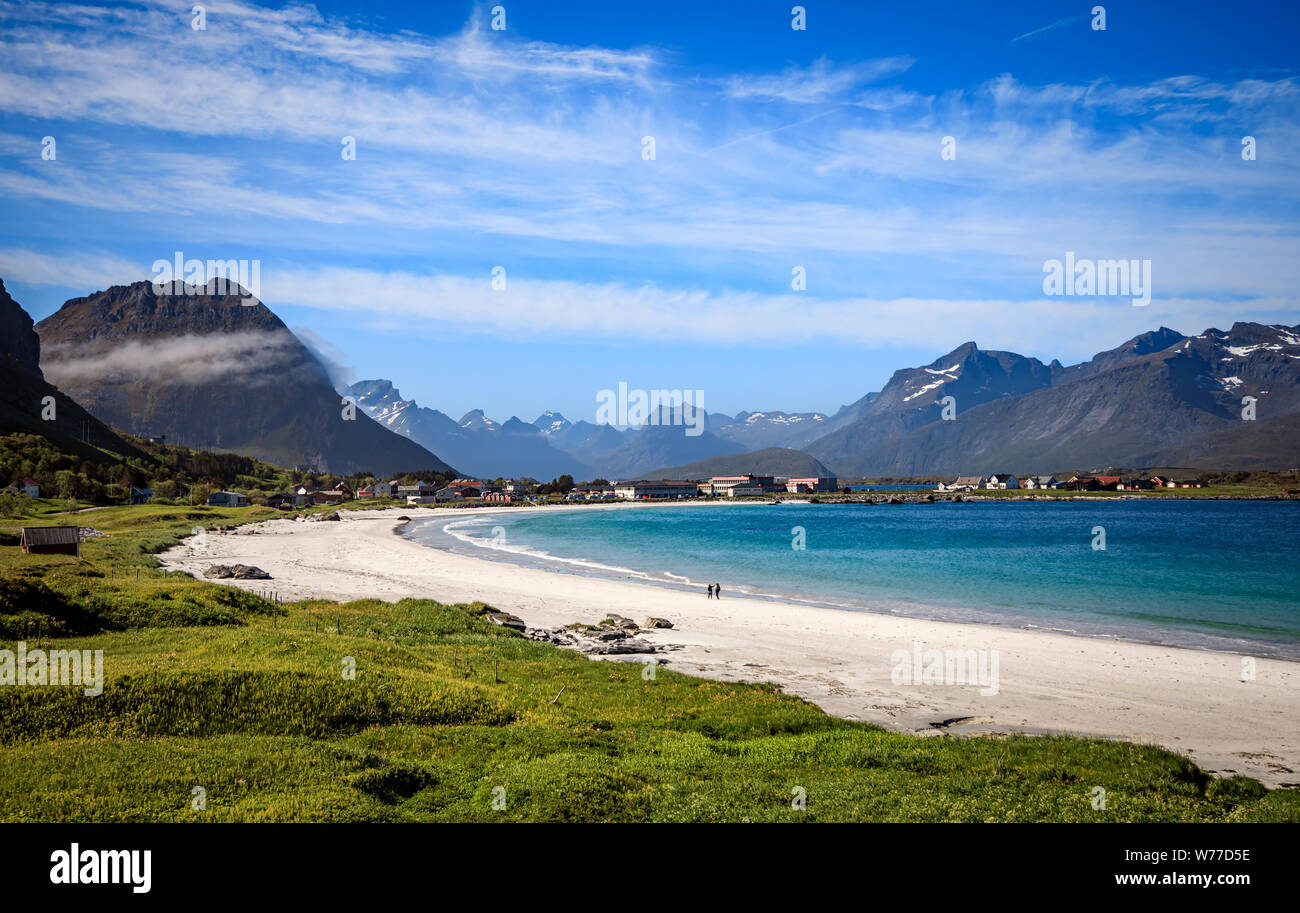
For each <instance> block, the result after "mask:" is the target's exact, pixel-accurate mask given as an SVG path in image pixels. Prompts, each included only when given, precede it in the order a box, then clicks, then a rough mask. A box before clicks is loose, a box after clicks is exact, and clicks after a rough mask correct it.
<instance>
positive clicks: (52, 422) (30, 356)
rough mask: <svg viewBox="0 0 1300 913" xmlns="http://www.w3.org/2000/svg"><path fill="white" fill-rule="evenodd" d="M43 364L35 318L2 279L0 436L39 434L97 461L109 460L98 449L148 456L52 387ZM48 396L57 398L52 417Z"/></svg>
mask: <svg viewBox="0 0 1300 913" xmlns="http://www.w3.org/2000/svg"><path fill="white" fill-rule="evenodd" d="M40 362H41V339H40V336H38V335H37V333H36V330H35V329H34V326H33V324H32V318H31V316H30V315H28V313H27V312H26V311H25V310H23V308H22V306H21V305H19V304H18V302H17V301H15V300H14V299H13V298H12V297H11V296H10V294H9V291H8V290H7V289H6V288H5V284H4V281H3V280H0V434H11V433H13V432H22V433H25V434H39V435H41V436H42V437H45V438H48V439H49V440H51V441H52V442H54V443H56V444H57V445H59V447H60V448H61V449H63V450H67V451H70V452H72V453H76V454H77V455H79V456H81V457H83V458H86V459H91V460H95V461H101V460H102V459H103V457H104V454H103V453H102V452H100V450H99V449H97V448H103V449H105V450H109V451H112V452H113V453H116V454H121V455H124V456H131V457H137V458H143V457H144V454H142V453H141V452H140V451H139V450H138V449H136V447H135V446H133V445H131V444H129V443H127V442H126V441H124V440H123V439H122V438H121V437H119V436H118V434H117V432H115V431H114V430H113V429H111V428H109V427H108V426H107V425H105V424H104V423H103V422H101V421H100V420H99V419H97V418H95V417H94V416H93V415H91V414H90V413H89V412H87V411H86V410H85V409H83V408H82V407H81V406H80V405H79V404H78V403H76V402H75V401H74V400H73V399H71V398H70V397H69V396H68V395H67V394H65V393H63V392H62V391H60V390H59V389H58V388H56V387H55V386H54V385H53V384H51V383H49V382H48V381H47V380H46V379H45V375H44V373H43V372H42V371H41V363H40ZM46 397H53V413H52V415H51V412H50V411H49V409H48V408H47V404H48V401H47V400H46ZM46 416H50V417H49V418H47V417H46ZM0 481H5V482H7V481H8V480H7V479H5V480H0Z"/></svg>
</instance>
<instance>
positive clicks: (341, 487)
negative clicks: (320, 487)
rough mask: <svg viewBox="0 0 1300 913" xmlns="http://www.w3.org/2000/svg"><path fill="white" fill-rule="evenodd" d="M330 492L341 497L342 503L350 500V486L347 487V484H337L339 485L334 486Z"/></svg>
mask: <svg viewBox="0 0 1300 913" xmlns="http://www.w3.org/2000/svg"><path fill="white" fill-rule="evenodd" d="M331 490H332V491H333V492H334V493H335V494H339V495H342V496H343V500H344V501H351V500H352V486H351V485H349V484H348V483H347V482H339V484H337V485H335V486H334V488H333V489H331Z"/></svg>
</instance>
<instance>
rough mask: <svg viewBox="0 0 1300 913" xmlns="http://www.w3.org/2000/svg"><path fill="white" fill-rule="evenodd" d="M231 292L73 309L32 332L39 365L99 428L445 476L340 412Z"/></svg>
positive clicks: (291, 458) (303, 352) (274, 321)
mask: <svg viewBox="0 0 1300 913" xmlns="http://www.w3.org/2000/svg"><path fill="white" fill-rule="evenodd" d="M214 281H216V280H214ZM229 292H230V293H229V294H218V290H217V287H216V286H187V287H186V294H175V295H172V294H169V295H158V294H156V293H155V291H154V288H153V285H152V283H150V282H147V281H146V282H137V283H135V284H133V285H129V286H120V285H119V286H114V287H112V288H110V289H107V290H105V291H101V292H96V293H95V294H93V295H89V296H87V297H85V298H74V299H72V300H71V301H68V302H67V303H65V304H64V305H63V307H62V308H60V309H59V310H58V311H57V312H56V313H54V314H52V315H50V316H49V317H47V318H45V319H44V320H42V321H41V322H40V323H39V324H38V325H37V327H36V329H37V331H38V332H39V333H40V336H41V342H42V345H43V349H44V352H43V355H42V362H41V364H42V366H43V368H44V369H45V372H46V374H47V375H48V376H49V377H50V378H51V379H52V380H53V381H54V382H55V383H57V384H58V385H59V386H60V387H61V388H63V389H65V390H67V391H68V392H69V393H70V394H71V395H72V396H73V397H74V398H75V399H77V400H78V401H80V402H82V403H84V404H85V406H86V408H87V409H88V410H90V411H91V412H92V413H94V414H95V415H96V416H98V417H99V418H101V419H103V420H104V421H106V422H108V423H109V424H111V425H114V426H116V427H119V428H123V429H126V430H129V431H131V432H134V433H138V434H147V435H165V436H166V437H167V440H168V443H171V444H181V445H184V446H187V447H202V448H206V449H210V450H219V451H230V452H237V453H242V454H245V455H248V456H255V457H258V458H260V459H263V460H266V461H267V462H271V463H276V464H279V465H283V466H295V465H307V466H314V467H317V468H319V469H322V470H325V471H329V472H338V473H349V472H373V473H377V474H381V475H388V474H391V473H395V472H400V471H409V472H414V471H420V470H430V471H438V472H448V471H453V470H452V469H451V467H450V466H448V465H447V464H446V463H444V462H443V461H442V460H440V459H439V458H438V457H437V456H435V455H434V454H432V453H430V452H429V451H428V450H426V449H425V448H423V447H421V446H419V445H418V444H415V443H414V442H412V441H410V440H408V439H407V438H404V437H402V436H401V435H397V434H394V433H392V432H391V431H389V430H387V429H386V428H383V427H381V426H380V425H378V424H376V423H375V422H374V421H372V420H371V419H370V418H369V417H367V416H366V415H365V414H364V412H360V413H358V412H356V411H355V410H352V409H349V408H348V407H346V406H345V405H344V403H343V402H342V400H341V398H340V396H339V394H338V393H337V392H336V391H335V390H334V388H333V386H332V385H331V384H330V381H329V377H328V375H327V374H326V371H325V368H324V367H323V366H322V365H321V363H320V361H318V360H317V358H316V357H315V356H314V355H313V354H312V353H311V352H310V351H309V350H308V349H307V348H306V347H305V346H304V345H303V344H302V343H301V342H299V341H298V338H297V337H296V336H294V335H293V333H291V332H290V331H289V329H288V327H286V326H285V325H284V323H283V322H281V320H280V318H278V317H276V316H275V314H273V313H271V311H270V309H269V308H267V307H266V306H265V305H263V304H261V303H257V304H254V305H252V306H245V305H243V304H242V302H243V300H244V298H245V297H246V293H245V292H244V290H243V289H240V288H237V287H234V288H231V289H230V290H229Z"/></svg>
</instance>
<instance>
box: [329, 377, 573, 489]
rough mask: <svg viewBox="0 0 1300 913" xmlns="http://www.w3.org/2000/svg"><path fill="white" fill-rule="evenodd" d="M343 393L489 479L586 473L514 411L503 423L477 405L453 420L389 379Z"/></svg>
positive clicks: (391, 426) (392, 427)
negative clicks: (403, 392)
mask: <svg viewBox="0 0 1300 913" xmlns="http://www.w3.org/2000/svg"><path fill="white" fill-rule="evenodd" d="M345 392H346V393H347V394H348V395H350V396H353V397H355V398H356V401H357V405H359V406H360V407H361V408H362V409H364V410H365V412H366V414H368V415H369V416H370V417H371V418H373V419H374V420H375V421H376V422H378V423H379V424H381V425H383V426H384V427H385V428H387V429H389V430H390V431H395V432H397V433H398V434H402V435H405V436H406V437H409V438H410V439H411V440H413V441H415V442H417V443H418V444H420V445H421V446H423V447H426V448H428V449H429V450H432V451H433V452H434V453H437V454H439V455H440V456H442V457H443V458H444V459H446V460H448V461H449V462H451V463H452V465H454V466H457V467H459V468H460V470H461V472H465V473H469V474H470V475H474V476H483V477H485V478H489V479H495V478H498V477H505V478H510V477H512V476H531V477H532V478H535V479H545V480H550V479H553V478H556V477H558V476H561V475H564V474H565V473H568V474H570V475H572V476H573V477H574V478H575V479H585V478H587V477H588V473H589V470H588V468H587V467H586V466H584V465H583V464H582V463H581V462H580V461H579V460H577V459H575V458H574V457H573V456H572V455H570V454H568V453H565V452H564V451H563V450H557V449H556V448H555V447H552V446H551V444H550V442H549V441H548V440H547V439H546V437H545V435H543V434H542V432H541V431H539V430H538V428H537V427H536V426H535V425H531V424H528V423H527V422H522V421H520V420H519V419H517V418H515V417H513V416H511V418H510V419H509V420H508V421H507V422H506V423H505V424H504V425H501V424H498V423H497V422H494V421H492V420H491V419H489V418H488V417H487V416H485V415H484V414H483V412H482V411H481V410H478V409H475V410H474V411H472V412H468V413H466V414H465V415H464V416H462V417H461V420H460V421H459V422H457V421H453V420H452V419H451V418H450V417H449V416H448V415H446V414H444V413H442V412H439V411H438V410H437V409H430V408H427V407H425V406H420V405H418V404H417V403H416V402H415V400H413V399H402V395H401V393H400V392H399V391H398V390H397V388H396V387H394V386H393V384H392V381H388V380H363V381H358V382H357V383H355V384H352V385H351V386H349V387H348V388H347V389H346V391H345Z"/></svg>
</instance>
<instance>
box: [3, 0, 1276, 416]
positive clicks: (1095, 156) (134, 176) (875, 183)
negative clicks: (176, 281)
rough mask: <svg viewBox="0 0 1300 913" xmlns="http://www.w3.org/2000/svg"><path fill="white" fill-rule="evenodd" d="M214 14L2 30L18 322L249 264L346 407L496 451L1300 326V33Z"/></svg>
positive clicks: (635, 16)
mask: <svg viewBox="0 0 1300 913" xmlns="http://www.w3.org/2000/svg"><path fill="white" fill-rule="evenodd" d="M201 5H202V7H203V21H202V22H201V23H199V22H197V21H196V17H195V13H194V7H195V6H196V0H184V2H163V0H144V2H138V3H113V4H96V3H39V2H26V0H0V59H2V62H0V278H3V279H4V281H5V284H6V286H7V287H8V289H9V290H10V292H11V294H13V296H14V297H15V298H16V299H17V300H18V301H19V302H20V303H21V304H22V305H24V307H26V308H27V310H28V311H29V312H30V313H31V314H32V316H33V317H34V318H35V319H37V320H39V319H41V318H43V317H45V316H47V315H49V314H51V313H53V312H54V311H55V310H57V309H58V308H59V307H60V306H61V305H62V303H63V302H64V301H65V300H67V299H69V298H72V297H77V296H81V295H85V294H89V293H91V292H93V291H96V290H99V289H102V288H106V287H108V286H111V285H116V284H125V283H129V282H133V281H139V280H142V279H149V278H151V277H152V274H151V268H152V265H153V264H154V263H155V261H158V260H168V261H170V260H172V259H173V258H174V256H175V254H176V253H177V252H183V254H184V256H185V257H187V258H190V257H193V258H199V259H222V260H229V259H247V260H257V261H259V262H260V277H261V283H260V294H261V298H262V300H263V301H264V302H265V303H266V304H267V306H268V307H270V308H271V309H272V310H273V311H274V312H275V313H276V314H277V315H279V316H280V317H281V318H282V319H283V320H284V322H285V323H286V324H288V325H289V326H290V327H291V328H293V329H294V330H295V332H297V333H298V334H299V336H300V337H301V338H302V339H303V340H304V341H305V342H308V343H309V344H310V345H312V346H313V348H315V349H316V350H317V351H318V352H320V353H321V354H322V356H323V357H324V358H326V359H327V360H328V361H329V363H330V364H331V367H332V369H333V370H334V372H335V376H336V377H337V378H338V379H339V380H359V379H363V378H366V379H368V378H377V377H383V378H388V379H391V380H392V381H393V382H394V383H395V384H396V385H397V387H398V388H399V389H400V390H401V392H402V395H403V396H405V397H407V398H414V399H416V400H417V401H419V402H420V403H421V404H422V405H426V406H430V407H433V408H438V409H441V410H442V411H444V412H446V413H448V414H449V415H451V416H452V417H453V418H459V417H460V416H461V415H462V414H463V413H464V412H466V411H468V410H470V409H475V408H481V409H483V410H484V411H485V412H486V413H487V414H488V415H489V416H491V417H493V418H495V419H497V420H499V421H503V420H505V419H506V418H508V417H510V416H511V415H518V416H519V417H521V418H523V419H524V420H526V421H531V420H532V419H534V418H535V417H536V416H537V415H538V414H539V413H540V412H542V411H544V410H548V409H553V410H557V411H560V412H563V413H564V414H565V415H566V416H567V417H569V418H570V419H573V420H577V419H584V418H585V419H587V420H589V421H591V420H594V414H595V410H596V406H597V395H598V393H599V391H601V390H604V389H615V388H617V386H618V384H619V383H620V382H625V383H627V384H628V385H629V387H632V388H637V387H640V388H645V389H683V390H700V391H703V404H704V406H705V408H706V409H708V410H709V411H711V412H726V413H729V414H734V413H735V412H737V411H740V410H750V411H754V410H758V411H767V410H778V409H779V410H785V411H814V410H815V411H822V412H833V411H834V410H835V409H837V408H838V407H839V406H841V405H843V404H845V403H849V402H852V401H854V400H856V399H858V398H859V397H861V396H862V395H863V394H865V393H867V392H869V391H872V390H878V389H880V388H881V387H882V386H883V385H884V383H885V382H886V381H887V380H888V379H889V376H890V375H891V374H892V372H893V371H894V370H895V369H897V368H901V367H907V366H914V365H920V364H929V363H931V362H932V361H934V360H935V359H937V358H939V357H940V356H942V355H944V354H945V353H947V352H949V351H951V350H952V349H954V348H956V347H957V346H958V345H960V344H962V343H964V342H966V341H968V340H974V341H976V342H977V343H978V344H979V345H980V346H981V347H982V348H985V349H1006V350H1011V351H1016V352H1020V353H1022V354H1025V355H1033V356H1037V357H1039V358H1041V359H1043V360H1044V361H1049V360H1051V359H1053V358H1059V359H1060V360H1061V361H1062V362H1065V363H1067V364H1068V363H1072V362H1076V361H1080V360H1085V359H1087V358H1090V357H1091V356H1092V355H1093V354H1095V353H1096V352H1099V351H1102V350H1105V349H1109V348H1112V347H1114V346H1116V345H1118V344H1120V343H1121V342H1123V341H1125V340H1126V339H1128V338H1130V337H1132V336H1134V335H1136V334H1138V333H1141V332H1144V331H1146V330H1150V329H1155V328H1157V327H1159V326H1162V325H1163V326H1169V327H1172V328H1174V329H1176V330H1179V331H1181V332H1183V333H1188V334H1194V333H1199V332H1201V331H1202V330H1204V329H1205V328H1207V327H1210V326H1216V327H1219V328H1221V329H1226V328H1227V327H1229V326H1230V325H1231V324H1232V323H1233V322H1235V321H1237V320H1257V321H1261V322H1266V323H1284V324H1287V325H1293V324H1296V323H1298V322H1300V306H1298V305H1297V299H1296V295H1295V289H1296V287H1297V279H1300V256H1297V254H1300V244H1298V241H1300V170H1298V168H1297V157H1296V156H1297V152H1298V151H1300V116H1298V115H1300V72H1298V71H1300V51H1298V50H1297V47H1298V46H1300V44H1298V42H1297V39H1298V38H1300V4H1296V3H1294V2H1278V3H1274V2H1249V0H1246V2H1235V3H1233V4H1223V3H1219V2H1213V3H1210V2H1178V3H1157V2H1153V3H1130V2H1124V3H1119V2H1112V3H1104V4H1098V3H1095V2H1094V3H1088V2H1084V3H1078V2H1054V0H1032V2H1005V3H993V4H978V3H971V2H969V0H956V2H951V3H927V4H877V3H861V2H854V3H829V2H817V0H812V2H806V3H804V4H802V5H801V6H802V8H803V10H804V17H803V24H804V25H805V28H803V29H796V28H792V24H793V21H794V18H795V17H794V16H793V15H792V7H794V6H795V4H793V3H791V2H789V0H784V2H779V3H774V2H765V0H751V2H736V3H728V2H710V3H698V2H691V3H672V2H655V3H639V2H628V3H615V4H611V3H608V2H601V3H595V2H565V3H556V2H553V0H552V2H544V0H537V2H533V0H504V2H501V3H499V4H492V3H485V4H475V3H469V2H430V0H422V2H410V3H391V2H390V3H386V2H383V0H368V2H366V3H360V2H354V0H338V2H324V3H317V4H315V5H312V4H305V3H290V4H268V5H256V4H253V3H248V2H242V0H238V2H232V0H215V2H209V3H205V4H201ZM1098 5H1101V6H1104V8H1105V28H1104V29H1099V28H1095V27H1094V26H1095V25H1097V24H1098V19H1097V15H1096V14H1095V13H1094V11H1093V8H1094V7H1095V6H1098ZM497 7H499V8H500V9H502V10H503V11H504V17H502V15H501V14H500V12H494V8H497ZM494 19H495V20H496V22H495V24H496V25H499V26H503V27H502V28H494V27H493V25H494ZM196 24H201V25H202V26H203V28H201V29H196V28H195V25H196ZM1244 137H1253V148H1254V157H1253V158H1247V157H1244V156H1243V149H1244V148H1245V147H1244V146H1243V138H1244ZM47 138H52V139H53V144H52V148H53V156H52V157H51V156H50V154H49V152H48V151H47V150H49V149H50V148H51V143H50V141H49V140H48V139H47ZM345 138H351V141H352V147H353V148H355V157H348V156H346V155H345V152H346V150H347V142H346V139H345ZM43 153H44V154H43ZM1067 252H1073V254H1074V255H1075V257H1076V258H1080V259H1093V260H1102V259H1126V260H1137V261H1146V260H1149V261H1150V276H1151V299H1150V303H1149V304H1147V305H1145V306H1135V305H1134V304H1133V301H1132V297H1131V296H1123V295H1103V296H1068V297H1066V296H1056V295H1048V294H1045V292H1044V287H1043V280H1044V264H1045V263H1047V262H1048V261H1050V260H1053V259H1062V258H1064V257H1065V255H1066V253H1067ZM494 275H495V276H496V278H497V280H498V281H497V283H496V285H497V286H501V285H504V287H494V283H493V279H494ZM798 276H802V287H800V288H796V287H795V286H797V285H800V283H799V282H798V281H797V277H798ZM502 278H504V283H502V282H501V279H502Z"/></svg>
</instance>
